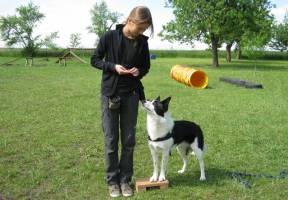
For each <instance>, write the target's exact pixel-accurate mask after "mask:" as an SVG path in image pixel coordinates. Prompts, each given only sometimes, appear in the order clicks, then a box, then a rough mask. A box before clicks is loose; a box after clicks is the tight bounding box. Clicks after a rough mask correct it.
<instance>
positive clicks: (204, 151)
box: [191, 143, 208, 156]
mask: <svg viewBox="0 0 288 200" xmlns="http://www.w3.org/2000/svg"><path fill="white" fill-rule="evenodd" d="M207 151H208V146H207V145H206V144H205V143H204V145H203V156H204V154H205V153H206V152H207ZM191 154H192V155H195V153H194V151H192V152H191Z"/></svg>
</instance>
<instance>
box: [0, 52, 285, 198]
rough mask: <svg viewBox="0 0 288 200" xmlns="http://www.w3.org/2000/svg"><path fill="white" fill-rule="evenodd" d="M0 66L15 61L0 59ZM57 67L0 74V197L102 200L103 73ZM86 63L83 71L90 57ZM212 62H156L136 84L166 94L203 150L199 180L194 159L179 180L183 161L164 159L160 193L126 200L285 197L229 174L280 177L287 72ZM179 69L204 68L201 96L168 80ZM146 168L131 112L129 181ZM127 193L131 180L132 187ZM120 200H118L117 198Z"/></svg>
mask: <svg viewBox="0 0 288 200" xmlns="http://www.w3.org/2000/svg"><path fill="white" fill-rule="evenodd" d="M0 59H1V62H0V64H2V63H4V62H8V61H11V60H16V59H17V58H11V57H10V58H6V57H2V58H0ZM56 60H57V59H50V60H49V61H45V60H43V59H40V58H39V59H35V61H34V63H35V64H36V66H33V67H25V66H24V64H25V59H20V60H17V61H15V62H13V63H12V64H13V65H9V66H0V77H1V79H0V82H1V84H0V88H1V89H0V95H1V99H0V100H1V102H0V106H1V116H0V134H1V137H0V150H1V154H0V199H110V197H109V194H108V187H107V185H106V182H105V159H104V151H103V150H104V138H103V133H102V129H101V118H100V102H99V98H100V82H101V71H100V70H96V69H93V68H92V67H91V66H90V65H89V64H83V63H80V62H78V61H77V60H76V59H73V60H72V61H68V62H67V66H66V67H64V66H59V65H58V64H55V61H56ZM85 60H86V61H87V62H88V63H89V57H86V58H85ZM211 62H212V61H211V59H197V58H157V59H156V60H151V64H152V66H151V70H150V72H149V74H148V75H147V76H146V77H144V78H143V81H142V82H143V84H144V87H145V92H146V98H147V99H155V98H156V97H157V96H159V95H160V96H161V98H166V97H167V96H171V97H172V100H171V102H170V107H169V112H170V115H171V116H172V117H173V118H174V119H186V120H191V121H195V122H196V123H198V124H199V125H201V127H202V129H203V132H204V137H205V141H206V143H207V145H208V152H207V154H206V155H205V157H204V162H205V171H206V179H207V180H206V181H205V182H201V181H199V177H200V168H199V164H198V161H197V160H196V158H195V157H193V156H192V155H191V156H190V157H191V159H190V163H189V166H188V171H187V172H186V173H185V174H178V173H177V171H178V170H179V169H181V167H182V160H181V158H180V156H178V153H177V151H176V150H174V151H172V156H171V157H170V158H169V164H168V168H167V175H166V178H167V179H168V180H169V182H170V186H169V188H168V189H165V190H160V189H158V188H151V189H150V190H148V191H147V192H145V193H141V194H138V193H137V192H136V191H135V195H134V197H133V198H134V199H145V200H146V199H279V200H280V199H285V198H287V196H288V189H287V185H288V174H287V175H286V178H284V179H279V178H266V177H246V176H245V177H241V179H243V180H244V181H245V182H247V183H248V184H249V185H250V186H251V187H252V188H251V189H247V188H246V187H245V186H244V185H243V184H242V183H240V182H238V181H237V180H236V179H230V178H229V176H228V175H227V173H228V172H242V173H247V174H265V175H266V174H270V175H273V176H279V173H280V172H281V171H288V134H287V131H288V123H287V115H288V104H287V102H288V79H287V77H288V64H287V61H268V60H261V61H258V63H257V71H256V76H254V62H252V61H249V60H239V61H237V60H233V61H232V62H231V63H227V62H225V61H224V59H221V60H219V63H220V67H219V68H212V67H210V66H211ZM176 64H180V65H184V66H187V67H193V68H195V69H201V70H203V71H204V72H205V73H206V74H207V75H208V77H209V84H208V87H207V89H193V88H191V87H188V86H186V85H184V84H182V83H178V82H177V81H175V80H173V79H172V78H171V77H170V70H171V68H172V67H173V66H174V65H176ZM220 77H231V78H238V79H242V80H246V81H250V82H253V83H260V84H262V85H263V89H246V88H244V87H238V86H236V85H232V84H229V83H224V82H220V81H219V78H220ZM152 172H153V166H152V158H151V156H150V151H149V148H148V145H147V133H146V115H145V112H144V111H143V110H142V109H141V107H140V106H139V118H138V125H137V144H136V148H135V159H134V179H137V178H148V177H150V176H151V175H152ZM132 186H133V187H134V185H133V182H132ZM118 199H124V197H120V198H118Z"/></svg>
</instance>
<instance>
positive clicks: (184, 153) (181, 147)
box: [177, 144, 190, 174]
mask: <svg viewBox="0 0 288 200" xmlns="http://www.w3.org/2000/svg"><path fill="white" fill-rule="evenodd" d="M187 149H190V147H187V145H185V144H180V145H178V146H177V151H178V153H179V154H180V155H181V157H182V158H183V167H182V169H181V170H179V171H178V173H180V174H182V173H184V172H185V171H186V169H187V166H188V162H189V158H188V156H187Z"/></svg>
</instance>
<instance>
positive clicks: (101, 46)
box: [90, 32, 116, 72]
mask: <svg viewBox="0 0 288 200" xmlns="http://www.w3.org/2000/svg"><path fill="white" fill-rule="evenodd" d="M108 45H109V34H108V33H107V32H106V33H105V34H104V35H102V36H101V38H100V40H99V43H98V46H97V48H96V49H95V50H94V53H93V55H92V57H91V60H90V64H91V65H92V66H93V67H95V68H97V69H100V70H103V71H112V72H114V71H115V66H116V64H115V63H111V62H106V61H104V60H103V59H104V57H105V56H107V55H106V54H107V51H108Z"/></svg>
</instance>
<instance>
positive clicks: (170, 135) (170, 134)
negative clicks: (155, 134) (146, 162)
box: [148, 130, 173, 142]
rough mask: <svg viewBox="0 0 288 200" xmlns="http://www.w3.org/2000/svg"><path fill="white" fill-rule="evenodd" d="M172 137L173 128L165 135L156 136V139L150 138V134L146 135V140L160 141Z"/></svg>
mask: <svg viewBox="0 0 288 200" xmlns="http://www.w3.org/2000/svg"><path fill="white" fill-rule="evenodd" d="M172 137H173V130H171V131H169V132H168V134H167V135H166V136H165V137H161V138H157V139H156V140H152V139H151V138H150V136H149V135H148V140H150V141H152V142H161V141H164V140H168V139H170V138H172Z"/></svg>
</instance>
